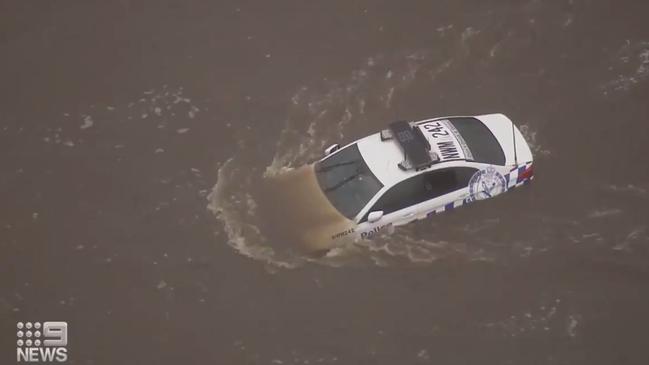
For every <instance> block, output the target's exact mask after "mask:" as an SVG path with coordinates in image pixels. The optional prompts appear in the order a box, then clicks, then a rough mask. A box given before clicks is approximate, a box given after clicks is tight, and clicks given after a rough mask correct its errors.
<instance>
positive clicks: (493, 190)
mask: <svg viewBox="0 0 649 365" xmlns="http://www.w3.org/2000/svg"><path fill="white" fill-rule="evenodd" d="M506 190H507V182H506V181H505V178H504V177H503V175H502V174H501V173H499V172H498V171H496V169H494V168H493V167H492V166H489V167H487V168H486V169H484V170H480V171H478V172H476V173H475V174H473V176H471V180H469V194H470V195H469V200H470V201H475V200H484V199H489V198H492V197H494V196H496V195H498V194H501V193H504V192H505V191H506Z"/></svg>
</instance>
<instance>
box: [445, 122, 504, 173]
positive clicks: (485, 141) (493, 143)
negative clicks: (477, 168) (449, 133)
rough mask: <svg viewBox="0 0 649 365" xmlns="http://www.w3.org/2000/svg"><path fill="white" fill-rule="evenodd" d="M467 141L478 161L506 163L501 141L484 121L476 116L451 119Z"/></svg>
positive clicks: (474, 158) (474, 157)
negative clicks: (499, 141)
mask: <svg viewBox="0 0 649 365" xmlns="http://www.w3.org/2000/svg"><path fill="white" fill-rule="evenodd" d="M449 120H450V122H451V123H452V124H453V126H454V127H455V129H457V131H458V132H459V133H460V135H461V136H462V139H464V141H465V142H466V144H467V145H468V146H469V149H470V150H471V154H472V155H473V160H474V161H476V162H483V163H489V164H494V165H504V164H505V153H504V152H503V149H502V148H501V147H500V143H498V140H496V137H494V135H493V134H492V133H491V131H490V130H489V128H487V126H486V125H484V123H482V122H481V121H479V120H477V119H476V118H451V119H449Z"/></svg>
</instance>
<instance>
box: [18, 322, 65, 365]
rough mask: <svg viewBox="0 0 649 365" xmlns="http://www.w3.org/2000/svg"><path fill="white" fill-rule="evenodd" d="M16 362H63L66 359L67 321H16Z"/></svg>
mask: <svg viewBox="0 0 649 365" xmlns="http://www.w3.org/2000/svg"><path fill="white" fill-rule="evenodd" d="M16 328H17V329H18V330H17V332H16V336H17V337H18V340H17V341H16V344H17V345H18V347H17V349H16V356H17V361H18V362H65V361H67V360H68V349H67V348H66V346H67V345H68V323H67V322H43V323H42V328H41V323H40V322H26V323H23V322H18V323H17V324H16Z"/></svg>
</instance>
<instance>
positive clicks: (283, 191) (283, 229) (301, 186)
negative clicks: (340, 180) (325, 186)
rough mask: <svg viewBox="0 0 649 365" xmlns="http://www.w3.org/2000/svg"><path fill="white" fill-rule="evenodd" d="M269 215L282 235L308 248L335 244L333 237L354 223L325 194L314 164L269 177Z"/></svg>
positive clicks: (324, 247) (267, 194)
mask: <svg viewBox="0 0 649 365" xmlns="http://www.w3.org/2000/svg"><path fill="white" fill-rule="evenodd" d="M268 180H269V181H268V183H267V184H265V185H267V188H268V189H269V190H268V191H267V192H266V194H264V195H265V197H266V199H267V202H266V209H268V210H269V211H268V212H267V214H266V215H267V216H269V217H270V220H271V221H272V226H273V227H272V228H273V231H275V232H278V231H279V232H280V233H281V236H282V238H284V239H286V240H288V241H290V242H291V243H294V244H297V245H298V246H299V247H300V248H302V249H306V250H308V251H320V250H328V249H331V248H333V247H334V239H333V236H334V235H336V234H338V233H340V232H348V231H349V230H350V229H353V228H354V227H355V223H354V222H353V221H351V220H350V219H348V218H347V217H345V216H343V215H342V214H341V213H340V212H339V211H338V210H337V209H336V208H335V207H334V206H333V205H331V203H330V202H329V200H328V199H327V197H326V196H325V195H324V193H323V192H322V190H321V189H320V186H319V184H318V180H317V177H316V174H315V170H314V165H312V164H311V165H306V166H302V167H300V168H297V169H294V170H291V171H288V172H285V173H282V174H281V175H278V176H274V177H270V178H268Z"/></svg>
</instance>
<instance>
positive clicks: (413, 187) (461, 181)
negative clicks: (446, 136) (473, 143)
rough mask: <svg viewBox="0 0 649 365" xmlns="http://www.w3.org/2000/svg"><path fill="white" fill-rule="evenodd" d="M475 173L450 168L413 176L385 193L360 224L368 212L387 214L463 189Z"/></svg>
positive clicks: (458, 168) (460, 168)
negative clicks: (379, 211)
mask: <svg viewBox="0 0 649 365" xmlns="http://www.w3.org/2000/svg"><path fill="white" fill-rule="evenodd" d="M477 171H478V170H477V169H474V168H471V167H451V168H447V169H442V170H435V171H430V172H426V173H423V174H420V175H417V176H413V177H411V178H409V179H407V180H404V181H402V182H400V183H398V184H396V185H395V186H393V187H392V188H390V190H388V191H387V192H385V194H383V195H382V196H381V197H380V198H379V200H378V201H377V202H376V203H375V204H374V206H373V207H372V208H371V209H370V210H369V211H368V212H367V213H366V214H365V216H364V217H363V219H362V220H361V222H364V221H366V220H367V215H368V214H369V213H370V212H374V211H378V210H382V211H383V213H384V214H389V213H392V212H395V211H397V210H401V209H404V208H407V207H409V206H412V205H415V204H419V203H422V202H424V201H426V200H430V199H434V198H437V197H440V196H442V195H444V194H448V193H450V192H453V191H456V190H459V189H462V188H465V187H467V186H468V184H469V180H470V179H471V176H473V174H474V173H476V172H477Z"/></svg>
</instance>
